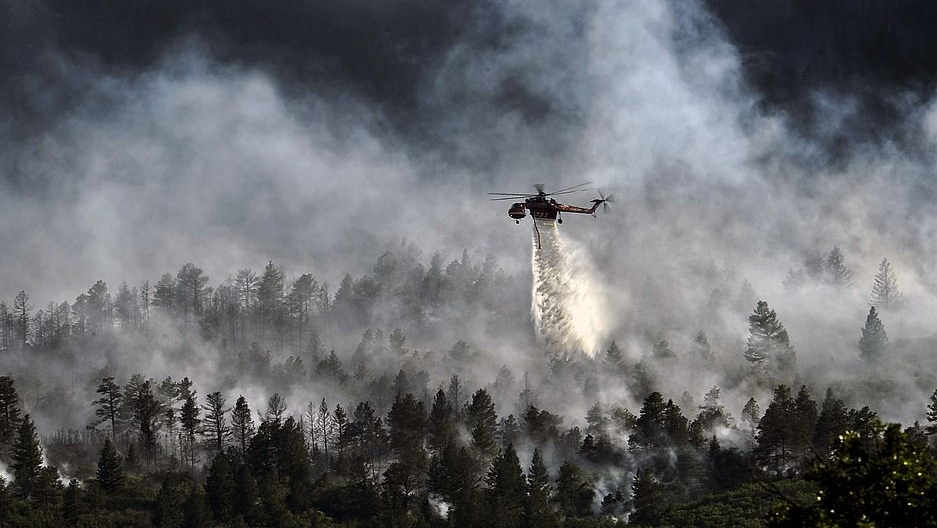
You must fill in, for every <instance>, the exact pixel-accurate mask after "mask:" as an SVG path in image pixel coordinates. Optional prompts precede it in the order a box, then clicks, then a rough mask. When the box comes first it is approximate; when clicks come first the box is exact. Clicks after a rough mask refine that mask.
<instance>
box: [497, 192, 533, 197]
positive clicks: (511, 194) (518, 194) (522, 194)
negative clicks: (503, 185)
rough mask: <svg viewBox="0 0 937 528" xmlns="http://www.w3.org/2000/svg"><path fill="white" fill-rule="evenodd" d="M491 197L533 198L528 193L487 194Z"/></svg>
mask: <svg viewBox="0 0 937 528" xmlns="http://www.w3.org/2000/svg"><path fill="white" fill-rule="evenodd" d="M488 194H489V195H492V196H533V195H532V194H530V193H488Z"/></svg>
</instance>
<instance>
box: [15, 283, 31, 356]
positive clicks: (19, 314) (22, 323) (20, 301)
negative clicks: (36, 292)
mask: <svg viewBox="0 0 937 528" xmlns="http://www.w3.org/2000/svg"><path fill="white" fill-rule="evenodd" d="M30 310H32V305H31V304H29V295H27V294H26V292H25V291H21V292H19V293H18V294H16V298H15V299H13V318H14V321H16V337H17V341H18V343H17V344H18V345H19V347H20V348H21V349H24V350H25V349H26V344H27V342H28V341H29V337H30V335H29V321H30V315H29V313H30Z"/></svg>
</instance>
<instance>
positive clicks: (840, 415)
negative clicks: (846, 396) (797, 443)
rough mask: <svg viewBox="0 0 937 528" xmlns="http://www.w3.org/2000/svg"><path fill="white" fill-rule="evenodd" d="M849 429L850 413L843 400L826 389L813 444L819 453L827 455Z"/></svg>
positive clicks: (831, 390)
mask: <svg viewBox="0 0 937 528" xmlns="http://www.w3.org/2000/svg"><path fill="white" fill-rule="evenodd" d="M848 428H849V413H848V411H847V409H846V404H845V403H844V402H843V400H841V399H839V398H837V397H835V396H834V395H833V389H830V388H828V389H826V397H825V398H824V399H823V404H822V405H821V407H820V414H819V416H818V417H817V427H816V431H815V432H814V439H813V443H814V445H815V446H816V449H817V452H818V453H819V454H820V455H821V456H824V455H826V454H827V453H828V452H829V450H830V447H831V446H832V445H833V442H834V440H835V439H836V438H838V437H839V435H841V434H843V433H844V432H845V431H846V430H847V429H848Z"/></svg>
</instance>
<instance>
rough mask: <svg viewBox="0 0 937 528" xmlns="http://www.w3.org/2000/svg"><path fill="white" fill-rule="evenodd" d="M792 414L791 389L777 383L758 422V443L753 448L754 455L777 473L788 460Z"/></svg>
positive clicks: (779, 472)
mask: <svg viewBox="0 0 937 528" xmlns="http://www.w3.org/2000/svg"><path fill="white" fill-rule="evenodd" d="M793 415H794V398H793V397H791V389H790V387H788V386H786V385H779V386H778V388H777V389H775V390H774V399H773V400H772V401H771V404H770V405H768V409H767V410H766V411H765V415H764V416H763V417H762V418H761V421H760V422H758V436H757V438H758V445H757V447H756V448H755V455H756V457H757V458H759V459H760V460H762V461H764V462H767V463H769V464H771V465H772V466H773V468H774V471H775V473H776V474H778V475H780V474H781V473H782V471H784V470H786V469H787V464H788V462H789V460H790V453H791V447H792V444H793V441H792V436H793V435H792V425H793V422H794V419H793Z"/></svg>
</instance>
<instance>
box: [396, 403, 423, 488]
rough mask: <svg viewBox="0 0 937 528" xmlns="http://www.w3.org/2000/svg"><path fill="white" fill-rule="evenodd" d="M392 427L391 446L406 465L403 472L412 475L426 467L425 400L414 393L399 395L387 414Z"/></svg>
mask: <svg viewBox="0 0 937 528" xmlns="http://www.w3.org/2000/svg"><path fill="white" fill-rule="evenodd" d="M387 425H388V427H389V429H390V446H391V448H392V449H393V451H394V454H395V455H397V459H398V461H399V462H400V463H401V464H402V465H403V466H404V468H403V470H404V471H403V473H405V474H406V475H410V474H412V473H416V472H422V471H424V470H425V469H426V452H425V451H424V449H423V434H424V430H425V427H426V411H425V410H424V407H423V402H421V401H417V400H416V399H415V398H414V397H413V395H412V394H409V393H407V394H405V395H403V396H398V397H397V398H396V399H395V400H394V405H393V406H392V407H391V409H390V413H388V414H387Z"/></svg>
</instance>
